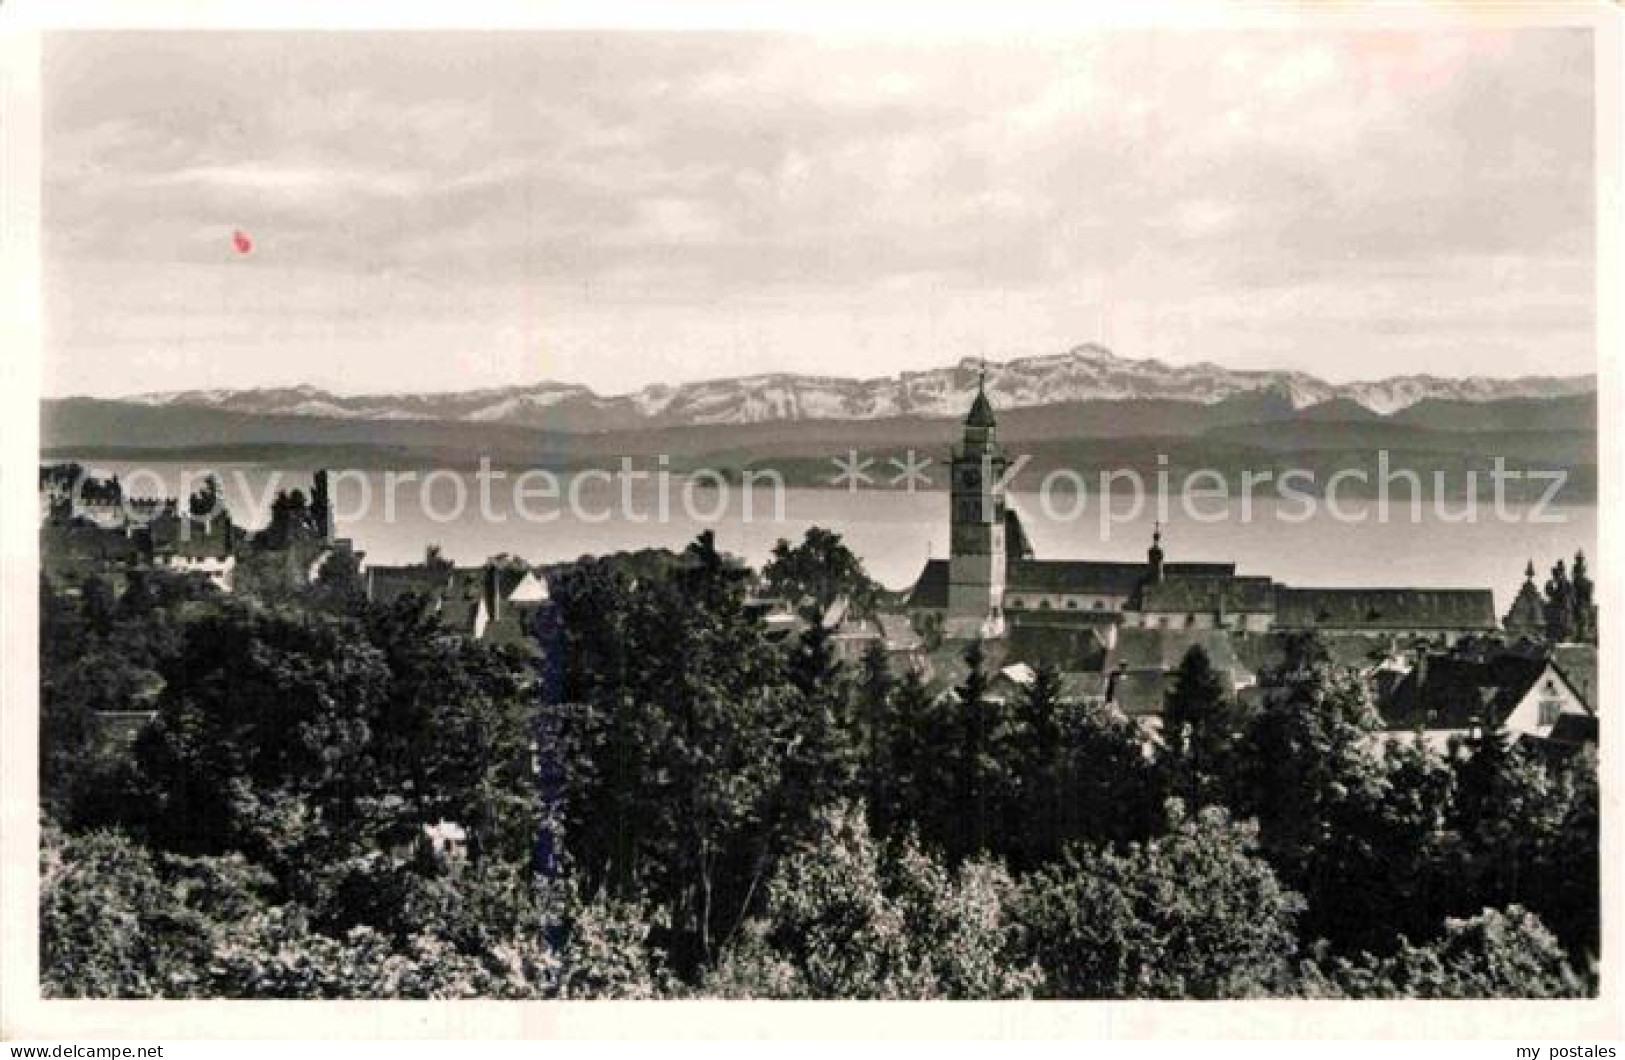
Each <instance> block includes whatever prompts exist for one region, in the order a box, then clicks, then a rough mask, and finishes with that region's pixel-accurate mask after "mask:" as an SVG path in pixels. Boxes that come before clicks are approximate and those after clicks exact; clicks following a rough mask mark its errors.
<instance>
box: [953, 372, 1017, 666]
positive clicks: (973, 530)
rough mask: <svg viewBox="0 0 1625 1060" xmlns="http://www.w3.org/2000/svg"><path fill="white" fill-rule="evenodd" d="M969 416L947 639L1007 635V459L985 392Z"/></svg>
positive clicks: (959, 472)
mask: <svg viewBox="0 0 1625 1060" xmlns="http://www.w3.org/2000/svg"><path fill="white" fill-rule="evenodd" d="M986 374H987V373H986V369H984V370H983V373H982V378H980V379H978V380H977V384H976V400H975V401H974V402H973V403H972V404H971V408H970V414H969V415H968V416H966V417H965V437H964V441H963V442H961V443H960V444H959V445H958V446H956V447H955V448H954V450H953V454H952V460H951V466H952V473H953V481H952V485H951V488H950V493H951V497H952V504H953V508H952V509H951V511H950V512H949V520H948V521H949V527H950V537H949V549H948V615H947V622H946V623H945V627H944V633H946V635H948V636H949V637H960V638H966V639H969V638H972V637H998V636H1002V635H1003V633H1004V575H1005V544H1004V487H1003V485H1002V480H1003V478H1004V472H1005V467H1006V466H1007V461H1006V460H1005V458H1004V449H1003V448H1002V447H1001V446H1000V445H999V439H998V424H997V422H996V421H995V420H994V417H993V406H992V405H991V404H989V403H988V400H987V391H986V388H985V382H986Z"/></svg>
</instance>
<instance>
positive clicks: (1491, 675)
mask: <svg viewBox="0 0 1625 1060" xmlns="http://www.w3.org/2000/svg"><path fill="white" fill-rule="evenodd" d="M1550 666H1551V664H1550V662H1549V661H1548V660H1546V659H1540V658H1530V657H1529V656H1525V655H1515V654H1510V653H1508V654H1502V655H1497V656H1495V657H1494V658H1492V659H1489V660H1481V659H1464V658H1457V657H1454V656H1449V655H1430V656H1428V657H1427V658H1426V662H1425V665H1424V664H1418V666H1417V668H1416V669H1415V670H1412V671H1411V673H1410V674H1409V675H1408V676H1407V677H1405V678H1404V679H1403V680H1401V681H1400V682H1399V683H1398V684H1397V685H1396V686H1395V687H1394V690H1393V692H1392V694H1390V695H1389V696H1388V697H1387V699H1386V700H1385V701H1384V702H1382V703H1381V704H1380V705H1379V709H1380V710H1381V712H1382V717H1383V721H1384V723H1385V724H1386V725H1387V727H1388V728H1390V729H1468V728H1471V727H1473V726H1474V725H1477V724H1479V723H1480V721H1481V720H1482V719H1483V717H1484V716H1485V714H1486V713H1488V714H1489V715H1490V716H1492V717H1495V718H1497V720H1503V719H1505V717H1506V715H1507V714H1509V713H1511V711H1512V709H1513V708H1514V707H1516V706H1517V705H1518V703H1519V702H1521V701H1522V700H1523V698H1524V696H1526V695H1527V694H1528V693H1529V690H1530V688H1532V687H1534V685H1535V683H1536V682H1537V681H1539V680H1540V679H1541V677H1542V676H1543V675H1544V674H1545V673H1546V672H1547V670H1548V669H1549V668H1550Z"/></svg>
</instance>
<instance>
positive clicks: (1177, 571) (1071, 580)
mask: <svg viewBox="0 0 1625 1060" xmlns="http://www.w3.org/2000/svg"><path fill="white" fill-rule="evenodd" d="M1147 569H1148V568H1147V567H1146V565H1145V564H1144V563H1132V562H1120V561H1113V560H1074V559H1011V560H1010V561H1009V564H1008V566H1007V567H1006V568H1005V588H1006V590H1007V591H1009V592H1016V593H1022V592H1028V593H1032V592H1042V593H1059V594H1070V595H1079V596H1083V595H1087V594H1089V593H1099V594H1101V595H1103V596H1128V595H1129V594H1130V593H1132V592H1133V591H1134V589H1135V588H1136V587H1137V586H1138V585H1139V584H1140V582H1141V581H1143V580H1144V579H1145V576H1146V572H1147ZM1163 570H1164V571H1165V572H1166V573H1167V575H1169V576H1170V577H1187V578H1227V577H1233V576H1234V575H1235V573H1236V565H1235V564H1234V563H1169V564H1167V565H1166V566H1164V568H1163ZM908 603H909V606H910V607H929V608H944V607H947V606H948V561H947V560H945V559H932V560H927V561H926V564H925V567H924V568H923V569H922V570H921V571H920V576H919V578H917V579H915V582H914V589H913V591H912V592H911V593H910V594H909V598H908Z"/></svg>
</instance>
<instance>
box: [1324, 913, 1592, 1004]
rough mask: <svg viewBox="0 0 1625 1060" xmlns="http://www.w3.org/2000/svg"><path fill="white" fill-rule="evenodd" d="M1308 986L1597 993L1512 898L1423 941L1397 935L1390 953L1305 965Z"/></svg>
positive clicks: (1528, 994)
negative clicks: (1397, 942)
mask: <svg viewBox="0 0 1625 1060" xmlns="http://www.w3.org/2000/svg"><path fill="white" fill-rule="evenodd" d="M1303 992H1304V993H1306V994H1308V995H1309V996H1311V997H1330V998H1404V999H1412V1000H1422V999H1429V1000H1432V999H1447V998H1448V999H1466V998H1566V997H1584V996H1586V995H1588V994H1594V993H1595V986H1594V985H1593V986H1591V987H1590V988H1589V989H1588V988H1587V986H1586V984H1585V983H1584V982H1583V981H1582V980H1581V978H1580V977H1579V976H1578V975H1577V974H1576V973H1575V972H1574V970H1573V968H1571V967H1570V966H1569V964H1568V962H1567V960H1566V959H1565V957H1564V953H1563V948H1562V947H1561V946H1560V945H1558V942H1557V939H1556V938H1555V937H1554V936H1553V935H1552V933H1551V932H1550V931H1548V930H1547V929H1546V926H1545V925H1544V924H1542V923H1541V922H1540V918H1539V917H1537V916H1535V915H1534V914H1533V913H1530V912H1528V911H1527V910H1525V909H1523V908H1521V907H1519V906H1516V905H1513V906H1508V907H1507V908H1506V909H1505V910H1504V911H1502V910H1499V909H1486V910H1484V911H1483V912H1482V913H1480V914H1479V915H1478V916H1475V917H1473V918H1471V919H1467V920H1446V921H1445V925H1444V934H1443V935H1442V936H1441V937H1440V938H1438V939H1436V940H1434V941H1432V942H1429V943H1426V944H1424V945H1421V946H1415V945H1412V944H1411V943H1410V942H1408V941H1407V940H1405V939H1403V938H1402V939H1401V940H1400V949H1399V952H1398V953H1396V954H1394V955H1392V956H1390V957H1373V956H1371V955H1370V954H1365V955H1362V956H1361V957H1360V958H1357V959H1355V960H1348V959H1342V958H1339V959H1334V960H1331V961H1323V962H1321V963H1319V964H1315V965H1310V966H1308V967H1306V968H1305V970H1304V985H1303Z"/></svg>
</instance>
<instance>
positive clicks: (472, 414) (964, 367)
mask: <svg viewBox="0 0 1625 1060" xmlns="http://www.w3.org/2000/svg"><path fill="white" fill-rule="evenodd" d="M979 376H980V371H979V365H978V364H977V363H976V362H973V361H970V360H964V361H961V362H960V363H959V364H957V365H954V366H952V367H945V368H937V369H932V370H930V371H924V372H904V373H902V374H900V375H897V376H887V377H880V378H874V379H848V378H841V377H834V376H805V375H793V374H785V373H778V374H768V375H758V376H744V377H739V378H732V379H714V380H706V381H702V382H697V383H684V384H681V385H665V384H657V385H653V386H647V387H644V388H643V389H641V390H638V391H635V392H633V393H630V394H620V395H610V396H605V395H600V394H597V393H594V392H593V391H591V390H589V389H587V388H586V387H583V386H577V385H572V384H565V383H554V382H541V383H536V384H533V385H526V386H514V387H500V388H493V389H484V390H470V391H463V392H457V393H443V394H369V395H354V396H347V395H338V394H332V393H329V392H327V391H325V390H320V389H317V388H315V387H310V386H297V387H283V388H272V389H261V390H186V391H172V392H164V393H155V394H143V395H137V396H134V397H131V398H127V399H125V401H126V402H127V403H130V404H138V405H145V406H150V407H155V408H194V409H212V410H216V411H221V412H237V413H249V414H256V415H278V416H298V417H305V418H309V419H313V420H316V419H320V420H358V421H367V422H374V421H413V422H430V421H448V422H458V423H466V424H507V425H515V426H528V427H534V428H540V429H544V430H550V431H560V432H565V433H604V432H621V431H628V430H638V429H646V428H648V429H659V428H667V427H678V426H715V425H733V426H742V425H746V424H753V423H778V424H783V423H792V422H801V421H846V422H861V421H885V420H895V419H906V418H919V419H942V418H949V417H955V416H959V415H961V414H963V411H964V409H965V408H966V407H968V406H969V404H970V400H971V396H972V395H973V394H974V392H975V389H976V386H977V382H978V379H979ZM987 389H988V393H989V395H990V396H991V397H992V399H993V402H994V405H995V406H996V407H997V408H999V409H1000V410H1001V411H1005V412H1009V411H1013V410H1017V409H1027V408H1037V407H1048V406H1054V405H1081V404H1091V403H1112V402H1155V401H1166V402H1175V403H1179V404H1183V405H1217V404H1222V403H1225V402H1228V401H1234V400H1237V399H1243V398H1249V397H1251V398H1256V399H1258V400H1260V401H1263V402H1266V403H1279V404H1282V405H1284V406H1285V407H1286V408H1288V409H1305V408H1309V407H1311V406H1320V405H1324V404H1325V403H1327V402H1336V403H1337V407H1339V408H1348V407H1351V406H1352V407H1357V408H1359V409H1362V410H1366V411H1369V412H1372V413H1378V414H1384V415H1386V414H1390V413H1394V412H1396V411H1399V410H1405V409H1409V408H1413V407H1415V406H1416V405H1418V404H1419V403H1424V402H1430V401H1446V402H1466V403H1477V402H1487V401H1500V400H1504V399H1508V398H1534V399H1548V398H1554V397H1567V396H1571V395H1576V394H1588V393H1593V392H1595V390H1596V378H1595V377H1594V376H1577V377H1573V378H1557V377H1547V376H1539V377H1527V378H1521V379H1488V378H1467V379H1443V378H1439V377H1436V376H1427V375H1415V376H1400V377H1395V378H1390V379H1380V380H1375V381H1371V382H1358V383H1346V384H1332V383H1327V382H1326V381H1324V380H1322V379H1319V378H1316V377H1315V376H1312V375H1309V374H1307V373H1304V372H1294V371H1275V370H1258V369H1247V370H1240V369H1230V368H1223V367H1220V366H1218V365H1215V364H1209V363H1202V364H1195V365H1170V364H1164V363H1163V362H1161V361H1157V360H1135V359H1132V358H1127V357H1119V356H1116V355H1115V354H1113V353H1112V352H1111V351H1110V350H1107V349H1104V348H1102V347H1100V346H1095V345H1085V346H1079V347H1077V348H1075V349H1072V350H1069V351H1067V352H1065V353H1059V354H1052V355H1046V356H1040V357H1025V358H1018V359H1015V360H1011V361H1008V362H1005V363H1003V364H997V365H990V366H989V371H988V377H987Z"/></svg>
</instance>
